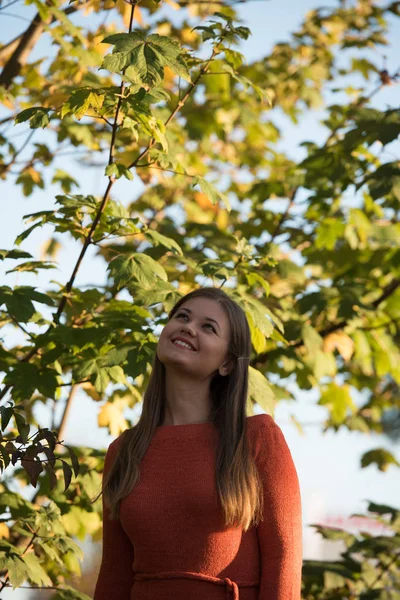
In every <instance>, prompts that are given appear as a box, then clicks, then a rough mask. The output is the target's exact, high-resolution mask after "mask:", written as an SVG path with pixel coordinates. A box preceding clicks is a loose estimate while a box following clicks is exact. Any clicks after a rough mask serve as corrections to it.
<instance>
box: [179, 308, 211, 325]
mask: <svg viewBox="0 0 400 600" xmlns="http://www.w3.org/2000/svg"><path fill="white" fill-rule="evenodd" d="M181 310H186V311H187V312H188V313H190V314H192V310H191V309H190V308H181ZM204 318H205V320H206V321H212V322H213V323H215V324H216V325H217V327H218V329H220V326H219V324H218V321H216V320H215V319H212V318H211V317H204Z"/></svg>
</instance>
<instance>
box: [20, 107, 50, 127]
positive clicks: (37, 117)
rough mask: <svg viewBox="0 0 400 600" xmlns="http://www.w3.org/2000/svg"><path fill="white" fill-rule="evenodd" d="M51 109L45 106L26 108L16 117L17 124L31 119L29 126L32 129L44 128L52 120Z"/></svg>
mask: <svg viewBox="0 0 400 600" xmlns="http://www.w3.org/2000/svg"><path fill="white" fill-rule="evenodd" d="M50 110H51V109H50V108H44V107H43V106H39V107H34V108H26V109H25V110H23V111H21V112H20V113H19V114H18V115H17V116H16V117H15V124H16V125H17V124H18V123H23V122H24V121H29V127H30V128H31V129H37V128H38V127H42V128H43V129H44V128H45V127H47V125H48V124H49V122H50V121H49V112H50Z"/></svg>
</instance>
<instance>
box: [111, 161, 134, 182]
mask: <svg viewBox="0 0 400 600" xmlns="http://www.w3.org/2000/svg"><path fill="white" fill-rule="evenodd" d="M105 174H106V175H107V176H108V177H115V179H119V178H120V177H122V176H124V177H126V178H127V179H129V180H131V181H132V179H133V174H132V173H131V171H130V170H129V169H128V167H125V166H124V165H121V164H118V163H111V165H107V167H106V170H105Z"/></svg>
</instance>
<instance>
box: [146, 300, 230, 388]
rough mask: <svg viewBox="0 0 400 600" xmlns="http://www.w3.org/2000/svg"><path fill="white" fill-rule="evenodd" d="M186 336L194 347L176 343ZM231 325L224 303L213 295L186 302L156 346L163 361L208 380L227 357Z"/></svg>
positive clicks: (169, 322) (170, 321) (169, 323)
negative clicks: (222, 304) (217, 300)
mask: <svg viewBox="0 0 400 600" xmlns="http://www.w3.org/2000/svg"><path fill="white" fill-rule="evenodd" d="M179 336H181V337H183V338H184V339H186V340H187V341H188V342H189V344H190V345H191V346H192V348H193V349H189V348H185V347H183V346H181V345H176V344H174V342H173V340H174V339H175V338H176V337H179ZM229 337H230V325H229V320H228V317H227V315H226V314H225V311H224V309H223V308H222V306H221V305H220V304H219V303H218V302H216V301H215V300H211V299H210V298H202V297H197V298H192V299H190V300H188V301H186V302H184V303H183V304H182V305H181V306H180V307H179V308H178V310H177V311H176V312H175V314H174V315H173V317H171V319H170V320H169V321H168V323H167V324H166V325H165V327H164V329H163V330H162V332H161V335H160V339H159V342H158V345H157V356H158V358H159V359H160V361H161V362H162V363H163V364H164V365H165V367H166V368H167V369H168V367H170V368H173V369H174V370H180V371H182V372H185V373H186V374H187V375H192V376H193V377H194V378H196V379H200V380H203V379H207V378H208V377H209V376H210V375H212V374H213V373H215V371H217V370H218V368H219V367H220V366H221V365H222V364H223V363H224V361H225V360H226V359H227V353H228V345H229Z"/></svg>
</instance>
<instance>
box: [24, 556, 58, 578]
mask: <svg viewBox="0 0 400 600" xmlns="http://www.w3.org/2000/svg"><path fill="white" fill-rule="evenodd" d="M22 559H23V561H24V563H25V564H26V566H27V572H28V578H29V581H30V582H31V583H34V584H36V585H40V586H42V585H43V586H52V585H53V582H52V580H51V579H50V577H49V576H48V575H47V573H46V571H45V570H44V568H43V567H42V565H41V564H40V560H41V559H39V557H37V556H36V555H35V554H34V553H33V552H28V553H27V554H24V555H23V556H22Z"/></svg>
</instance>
